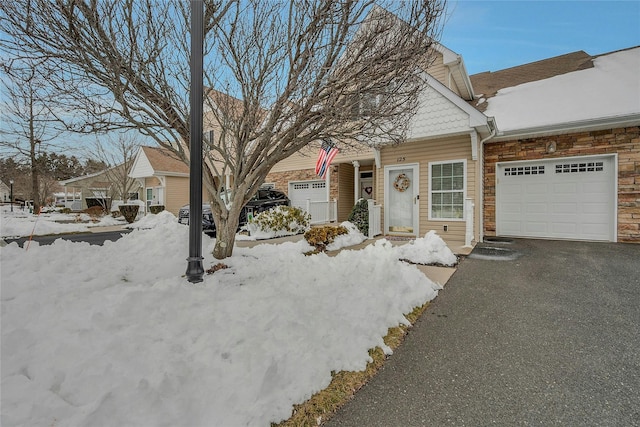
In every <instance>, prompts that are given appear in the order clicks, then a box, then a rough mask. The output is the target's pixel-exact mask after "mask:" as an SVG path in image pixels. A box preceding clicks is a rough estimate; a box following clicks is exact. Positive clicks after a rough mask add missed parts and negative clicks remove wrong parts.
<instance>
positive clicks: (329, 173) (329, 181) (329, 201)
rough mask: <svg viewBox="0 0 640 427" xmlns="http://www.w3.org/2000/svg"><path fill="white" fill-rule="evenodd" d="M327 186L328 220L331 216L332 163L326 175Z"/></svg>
mask: <svg viewBox="0 0 640 427" xmlns="http://www.w3.org/2000/svg"><path fill="white" fill-rule="evenodd" d="M324 182H325V186H326V187H327V212H326V214H327V216H326V218H327V222H329V218H331V165H327V175H326V177H325V181H324Z"/></svg>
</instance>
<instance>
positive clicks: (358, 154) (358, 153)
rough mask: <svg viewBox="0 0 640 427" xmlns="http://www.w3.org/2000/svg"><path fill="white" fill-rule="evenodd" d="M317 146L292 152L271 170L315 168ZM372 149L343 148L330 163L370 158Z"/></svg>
mask: <svg viewBox="0 0 640 427" xmlns="http://www.w3.org/2000/svg"><path fill="white" fill-rule="evenodd" d="M318 150H319V148H318V147H305V148H303V149H302V150H300V151H298V152H297V153H294V154H292V155H291V156H289V157H287V158H286V159H284V160H282V161H280V162H278V163H276V165H275V166H274V167H273V168H271V171H270V173H271V172H287V171H293V170H304V169H315V167H316V160H317V159H318ZM372 159H373V150H372V149H371V148H369V147H362V149H360V150H356V149H353V148H349V149H348V151H347V150H346V149H344V150H343V151H341V152H339V153H338V155H337V156H336V157H334V159H333V162H331V164H332V165H336V164H338V163H351V162H352V161H354V160H372Z"/></svg>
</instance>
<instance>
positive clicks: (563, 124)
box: [471, 46, 640, 139]
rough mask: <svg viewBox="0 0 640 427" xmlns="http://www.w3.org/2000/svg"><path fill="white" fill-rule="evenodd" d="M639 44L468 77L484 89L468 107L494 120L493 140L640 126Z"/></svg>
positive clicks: (581, 53) (564, 56)
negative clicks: (591, 54)
mask: <svg viewBox="0 0 640 427" xmlns="http://www.w3.org/2000/svg"><path fill="white" fill-rule="evenodd" d="M639 70H640V46H639V47H634V48H629V49H625V50H621V51H615V52H610V53H607V54H602V55H597V56H590V55H588V54H586V53H584V52H574V53H571V54H568V55H563V56H559V57H555V58H550V59H548V60H544V61H537V62H534V63H531V64H525V65H522V66H519V67H513V68H509V69H506V70H502V71H498V72H494V73H481V74H479V75H474V76H471V80H472V82H473V84H474V86H475V87H476V88H477V89H478V90H484V91H486V92H487V93H485V94H483V95H484V96H483V97H481V98H480V99H479V100H478V101H474V102H472V103H471V104H472V105H474V106H476V108H478V109H480V110H481V111H484V113H485V114H486V115H488V116H493V117H495V119H496V122H497V125H498V128H499V129H500V133H499V134H498V137H497V138H498V139H507V138H516V137H517V138H524V137H526V138H529V137H534V136H542V135H553V134H559V133H567V132H577V131H586V130H596V129H605V128H610V127H613V126H615V127H624V126H635V125H638V124H640V78H638V72H639Z"/></svg>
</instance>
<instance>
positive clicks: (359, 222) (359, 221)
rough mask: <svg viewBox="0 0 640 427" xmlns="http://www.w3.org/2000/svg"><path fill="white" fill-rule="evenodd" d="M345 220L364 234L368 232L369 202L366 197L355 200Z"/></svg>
mask: <svg viewBox="0 0 640 427" xmlns="http://www.w3.org/2000/svg"><path fill="white" fill-rule="evenodd" d="M347 220H348V221H349V222H350V223H352V224H354V225H355V226H356V227H358V230H360V232H361V233H362V234H364V235H365V236H366V235H368V234H369V203H368V202H367V200H366V199H360V200H358V201H357V202H356V204H355V205H354V206H353V209H351V213H350V214H349V218H348V219H347Z"/></svg>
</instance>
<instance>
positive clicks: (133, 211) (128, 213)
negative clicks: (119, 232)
mask: <svg viewBox="0 0 640 427" xmlns="http://www.w3.org/2000/svg"><path fill="white" fill-rule="evenodd" d="M118 209H120V213H121V214H122V216H124V219H126V220H127V222H128V223H129V224H131V223H132V222H133V221H135V220H136V216H138V210H139V209H140V206H138V205H120V206H118Z"/></svg>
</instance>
